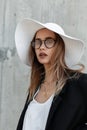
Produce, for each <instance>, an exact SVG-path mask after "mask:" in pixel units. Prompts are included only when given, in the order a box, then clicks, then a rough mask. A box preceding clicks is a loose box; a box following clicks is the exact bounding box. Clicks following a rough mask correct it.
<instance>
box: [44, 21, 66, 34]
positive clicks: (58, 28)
mask: <svg viewBox="0 0 87 130" xmlns="http://www.w3.org/2000/svg"><path fill="white" fill-rule="evenodd" d="M45 26H46V27H47V28H48V29H50V30H52V31H54V32H57V33H59V34H61V35H65V32H64V30H63V28H62V27H61V26H59V25H58V24H56V23H46V24H45Z"/></svg>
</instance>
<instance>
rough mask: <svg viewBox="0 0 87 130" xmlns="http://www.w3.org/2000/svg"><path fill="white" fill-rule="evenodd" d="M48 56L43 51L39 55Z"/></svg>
mask: <svg viewBox="0 0 87 130" xmlns="http://www.w3.org/2000/svg"><path fill="white" fill-rule="evenodd" d="M46 56H47V54H46V53H44V52H41V53H40V54H39V57H43V58H44V57H46Z"/></svg>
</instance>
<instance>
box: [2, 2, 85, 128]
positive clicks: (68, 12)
mask: <svg viewBox="0 0 87 130" xmlns="http://www.w3.org/2000/svg"><path fill="white" fill-rule="evenodd" d="M25 17H27V18H28V17H30V18H34V19H36V20H40V21H41V22H49V21H50V22H56V23H59V24H60V25H61V26H62V27H63V28H64V30H65V32H66V33H67V34H68V33H69V34H70V35H71V36H75V37H77V38H80V39H82V40H84V42H85V45H86V47H87V0H84V1H82V0H0V130H15V129H16V125H17V122H18V119H19V115H20V113H21V111H22V108H23V105H24V102H25V99H26V93H27V89H28V85H29V74H30V68H29V67H27V66H26V65H24V64H22V63H21V61H20V60H19V57H18V55H17V52H16V49H15V41H14V33H15V27H16V24H17V22H19V21H21V20H22V19H23V18H25ZM86 55H87V49H85V53H84V55H83V57H82V63H84V64H85V65H86V69H85V72H87V58H86Z"/></svg>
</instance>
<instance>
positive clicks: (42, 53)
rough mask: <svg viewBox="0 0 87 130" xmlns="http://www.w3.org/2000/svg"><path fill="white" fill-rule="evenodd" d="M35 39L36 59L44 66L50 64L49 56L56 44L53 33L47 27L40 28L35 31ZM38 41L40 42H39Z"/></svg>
mask: <svg viewBox="0 0 87 130" xmlns="http://www.w3.org/2000/svg"><path fill="white" fill-rule="evenodd" d="M35 39H36V48H35V53H36V56H37V59H38V61H39V62H40V63H41V64H43V65H44V66H46V65H50V61H51V57H52V55H53V53H54V51H55V44H56V41H55V40H56V36H55V33H54V32H52V31H50V30H48V29H41V30H39V31H38V32H37V34H36V37H35ZM38 39H39V41H38ZM44 40H45V44H44ZM38 42H40V43H42V44H39V43H38Z"/></svg>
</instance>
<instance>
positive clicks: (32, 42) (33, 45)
mask: <svg viewBox="0 0 87 130" xmlns="http://www.w3.org/2000/svg"><path fill="white" fill-rule="evenodd" d="M48 39H52V40H53V41H54V45H53V46H52V47H48V46H47V45H46V40H48ZM35 40H39V41H40V46H39V47H38V48H35ZM35 40H34V41H31V45H32V47H33V48H35V49H39V48H40V47H41V46H42V44H43V43H44V45H45V47H46V48H48V49H50V48H53V47H54V46H55V44H56V42H57V39H54V38H52V37H46V38H45V40H41V39H40V38H37V39H35Z"/></svg>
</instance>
